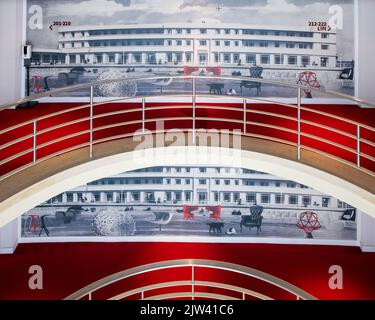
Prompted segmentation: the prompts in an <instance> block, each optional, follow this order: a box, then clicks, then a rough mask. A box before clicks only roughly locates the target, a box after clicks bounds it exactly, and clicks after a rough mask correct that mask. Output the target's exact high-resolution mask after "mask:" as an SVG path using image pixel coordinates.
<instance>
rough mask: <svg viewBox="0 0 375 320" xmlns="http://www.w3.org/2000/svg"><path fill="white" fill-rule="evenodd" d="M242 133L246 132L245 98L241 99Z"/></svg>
mask: <svg viewBox="0 0 375 320" xmlns="http://www.w3.org/2000/svg"><path fill="white" fill-rule="evenodd" d="M243 133H244V134H246V99H243Z"/></svg>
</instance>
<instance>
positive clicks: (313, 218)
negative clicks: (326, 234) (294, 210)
mask: <svg viewBox="0 0 375 320" xmlns="http://www.w3.org/2000/svg"><path fill="white" fill-rule="evenodd" d="M297 227H298V228H300V229H302V230H303V231H305V232H306V238H313V236H312V232H313V231H314V230H318V229H320V228H321V225H320V223H319V219H318V215H317V214H316V213H315V212H309V211H306V212H302V213H301V214H300V216H299V221H298V223H297Z"/></svg>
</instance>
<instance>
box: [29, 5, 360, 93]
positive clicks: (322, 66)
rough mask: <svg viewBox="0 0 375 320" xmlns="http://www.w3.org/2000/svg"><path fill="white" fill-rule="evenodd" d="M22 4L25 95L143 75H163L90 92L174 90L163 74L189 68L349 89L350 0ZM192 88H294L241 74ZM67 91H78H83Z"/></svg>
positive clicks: (176, 85)
mask: <svg viewBox="0 0 375 320" xmlns="http://www.w3.org/2000/svg"><path fill="white" fill-rule="evenodd" d="M28 7H29V19H30V21H29V23H28V28H27V42H28V43H30V44H31V45H32V46H33V49H32V50H33V54H32V61H31V66H30V78H29V79H28V81H29V84H30V87H31V94H34V93H40V92H44V91H48V90H52V89H56V88H60V87H64V86H69V85H74V84H80V83H87V82H92V81H94V80H103V79H114V78H119V77H120V78H137V77H145V76H156V77H157V76H163V77H166V78H163V79H159V80H155V81H150V82H135V81H131V80H130V81H126V82H123V83H122V84H121V85H106V86H102V87H101V88H97V90H96V92H95V93H96V95H98V96H104V97H106V96H135V95H150V94H153V93H155V94H159V93H160V92H168V93H171V92H173V93H183V92H186V91H189V92H190V90H191V86H188V85H186V83H185V82H186V81H185V82H184V81H176V80H174V79H171V78H168V77H171V76H176V75H190V74H199V75H223V76H233V77H236V76H242V77H250V76H251V77H253V78H262V79H266V80H267V79H268V80H277V81H283V82H287V83H291V84H297V83H298V84H303V85H307V86H311V87H322V86H324V87H325V88H327V89H330V90H334V91H339V92H342V93H347V94H353V92H354V82H353V70H354V67H355V64H354V52H353V51H354V49H353V48H354V39H353V25H354V22H353V20H354V19H353V12H354V10H353V8H354V7H353V0H303V1H300V0H298V1H297V0H251V1H243V0H226V1H224V0H223V1H218V0H178V1H173V4H172V3H171V2H170V1H168V0H139V1H131V0H66V1H48V0H28ZM38 19H39V20H40V21H39V20H38ZM199 89H200V90H201V91H202V92H206V93H208V92H209V93H216V94H231V95H233V94H237V93H241V94H242V95H248V96H254V95H258V96H264V97H295V91H294V90H288V89H286V88H285V87H279V86H275V85H262V86H260V83H256V82H251V81H246V80H242V81H237V82H236V81H232V80H231V81H224V80H222V81H220V82H219V83H215V85H209V84H208V85H206V84H204V85H203V84H202V85H201V86H200V88H199ZM305 94H306V97H312V96H314V94H312V93H311V92H305ZM70 95H73V96H87V95H88V90H87V89H81V90H78V91H74V92H71V93H70ZM315 95H317V93H315ZM314 97H315V96H314Z"/></svg>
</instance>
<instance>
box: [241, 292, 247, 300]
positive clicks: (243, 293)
mask: <svg viewBox="0 0 375 320" xmlns="http://www.w3.org/2000/svg"><path fill="white" fill-rule="evenodd" d="M242 300H246V299H245V292H242Z"/></svg>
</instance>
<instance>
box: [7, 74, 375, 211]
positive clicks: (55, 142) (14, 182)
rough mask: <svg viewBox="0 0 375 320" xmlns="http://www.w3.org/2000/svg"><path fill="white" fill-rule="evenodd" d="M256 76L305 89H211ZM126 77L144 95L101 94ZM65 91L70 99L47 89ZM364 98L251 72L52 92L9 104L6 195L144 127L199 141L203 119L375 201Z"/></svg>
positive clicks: (120, 147) (248, 145)
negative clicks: (151, 90)
mask: <svg viewBox="0 0 375 320" xmlns="http://www.w3.org/2000/svg"><path fill="white" fill-rule="evenodd" d="M250 80H251V81H255V82H257V83H261V85H262V87H265V86H267V85H268V86H273V87H275V88H284V89H283V90H288V92H289V93H290V92H292V93H295V96H296V98H295V100H293V99H289V100H288V101H287V102H282V101H280V100H279V101H276V100H273V99H266V98H260V97H254V96H247V95H246V94H245V92H244V93H241V94H237V93H236V94H234V95H221V94H219V95H215V94H208V93H207V92H208V91H209V90H208V89H211V88H212V84H214V86H213V88H214V89H217V88H218V86H216V87H215V84H219V83H221V82H223V81H227V83H230V84H231V86H235V85H237V86H239V84H240V83H241V82H242V81H250ZM170 81H175V82H178V84H179V85H178V86H177V87H176V88H177V89H175V90H174V91H173V92H170V91H169V92H168V91H166V90H165V89H164V93H163V92H162V91H163V83H169V82H170ZM150 84H152V85H156V86H158V87H159V84H160V94H156V95H153V96H151V95H147V96H146V95H144V94H142V92H144V91H145V90H146V89H144V88H146V87H147V86H146V85H150ZM117 85H120V86H121V85H125V87H126V86H134V85H136V86H138V89H139V90H138V91H139V95H133V96H131V97H118V98H101V97H98V96H96V92H97V89H98V88H103V86H107V87H105V90H112V89H113V88H116V86H117ZM219 87H220V86H219ZM111 88H112V89H111ZM245 90H247V89H244V91H245ZM305 90H312V92H313V94H314V95H318V96H321V95H324V96H326V95H330V96H334V97H336V98H340V99H345V101H346V105H340V104H339V105H332V104H330V105H327V104H320V105H313V104H311V103H309V102H310V101H311V100H308V99H303V98H302V94H303V92H304V91H305ZM210 91H211V90H210ZM213 91H214V92H215V90H213ZM74 92H80V93H81V94H82V93H84V94H87V97H88V98H87V99H85V101H84V102H67V101H69V99H68V98H67V95H69V96H74ZM216 93H217V92H216ZM59 95H60V96H61V97H63V98H62V100H61V99H55V100H53V102H48V101H47V100H46V99H45V98H46V97H49V96H54V97H58V96H59ZM43 98H44V99H43ZM37 99H39V104H38V106H36V107H34V108H31V109H16V110H10V109H9V108H10V107H13V106H15V105H17V104H19V103H21V102H22V103H25V102H28V101H33V100H37ZM58 101H64V102H58ZM290 101H292V102H290ZM347 101H349V102H350V103H351V104H349V105H348V104H347ZM361 103H363V104H367V105H369V106H371V107H375V105H374V104H371V103H370V102H367V101H362V100H360V99H357V98H354V97H351V96H346V95H343V94H338V93H335V92H330V91H326V90H324V89H323V88H320V89H315V88H310V87H303V86H298V85H291V84H286V83H282V82H276V81H268V80H263V79H249V78H244V77H211V76H210V77H204V76H176V77H170V76H154V77H146V78H135V79H131V78H125V79H109V80H104V81H100V82H93V83H87V84H81V85H76V86H71V87H66V88H63V89H57V90H53V91H48V92H44V93H41V94H38V95H35V96H32V97H30V98H27V99H24V100H22V101H18V102H16V103H13V104H8V105H4V106H1V109H0V110H1V111H0V114H1V115H2V120H1V123H0V184H1V185H2V188H1V192H0V200H1V201H2V202H3V203H4V201H5V200H6V199H9V198H10V197H11V196H13V195H15V194H17V193H18V192H19V191H21V190H23V189H25V188H27V187H29V186H31V185H33V184H35V183H37V182H38V181H41V180H43V179H45V178H47V177H50V176H52V175H53V174H56V173H57V172H61V171H64V170H66V169H68V168H71V167H73V166H76V165H78V164H82V163H86V162H89V161H91V160H96V159H100V158H103V157H106V156H109V155H114V154H119V153H122V152H127V151H133V150H134V146H135V144H134V141H132V138H133V137H134V135H144V134H156V133H165V132H168V131H169V130H173V129H178V130H179V131H180V132H183V133H184V134H186V135H187V134H190V137H192V139H191V140H189V139H188V140H187V142H186V143H187V144H189V145H194V144H196V141H195V137H196V134H197V132H199V130H200V129H213V130H218V131H219V133H220V130H229V131H230V133H231V134H232V135H239V134H240V135H241V147H240V148H241V149H245V150H251V151H255V152H259V153H263V154H269V155H273V156H276V157H279V158H283V159H288V160H292V161H295V162H299V163H301V164H305V165H308V166H310V167H313V168H317V169H319V170H322V171H324V172H327V173H330V174H332V175H334V176H336V177H338V178H341V179H344V180H345V181H348V182H350V183H352V184H353V185H355V186H358V187H359V188H361V189H363V190H365V191H366V192H368V193H367V194H366V195H365V196H364V197H367V200H368V201H369V202H371V203H373V205H375V201H374V199H373V198H374V197H373V195H374V193H375V123H374V122H375V121H374V109H373V108H368V109H365V108H363V109H362V108H359V107H358V104H361ZM160 122H162V123H163V125H162V127H160V126H159V124H160ZM3 186H6V187H4V188H3Z"/></svg>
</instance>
